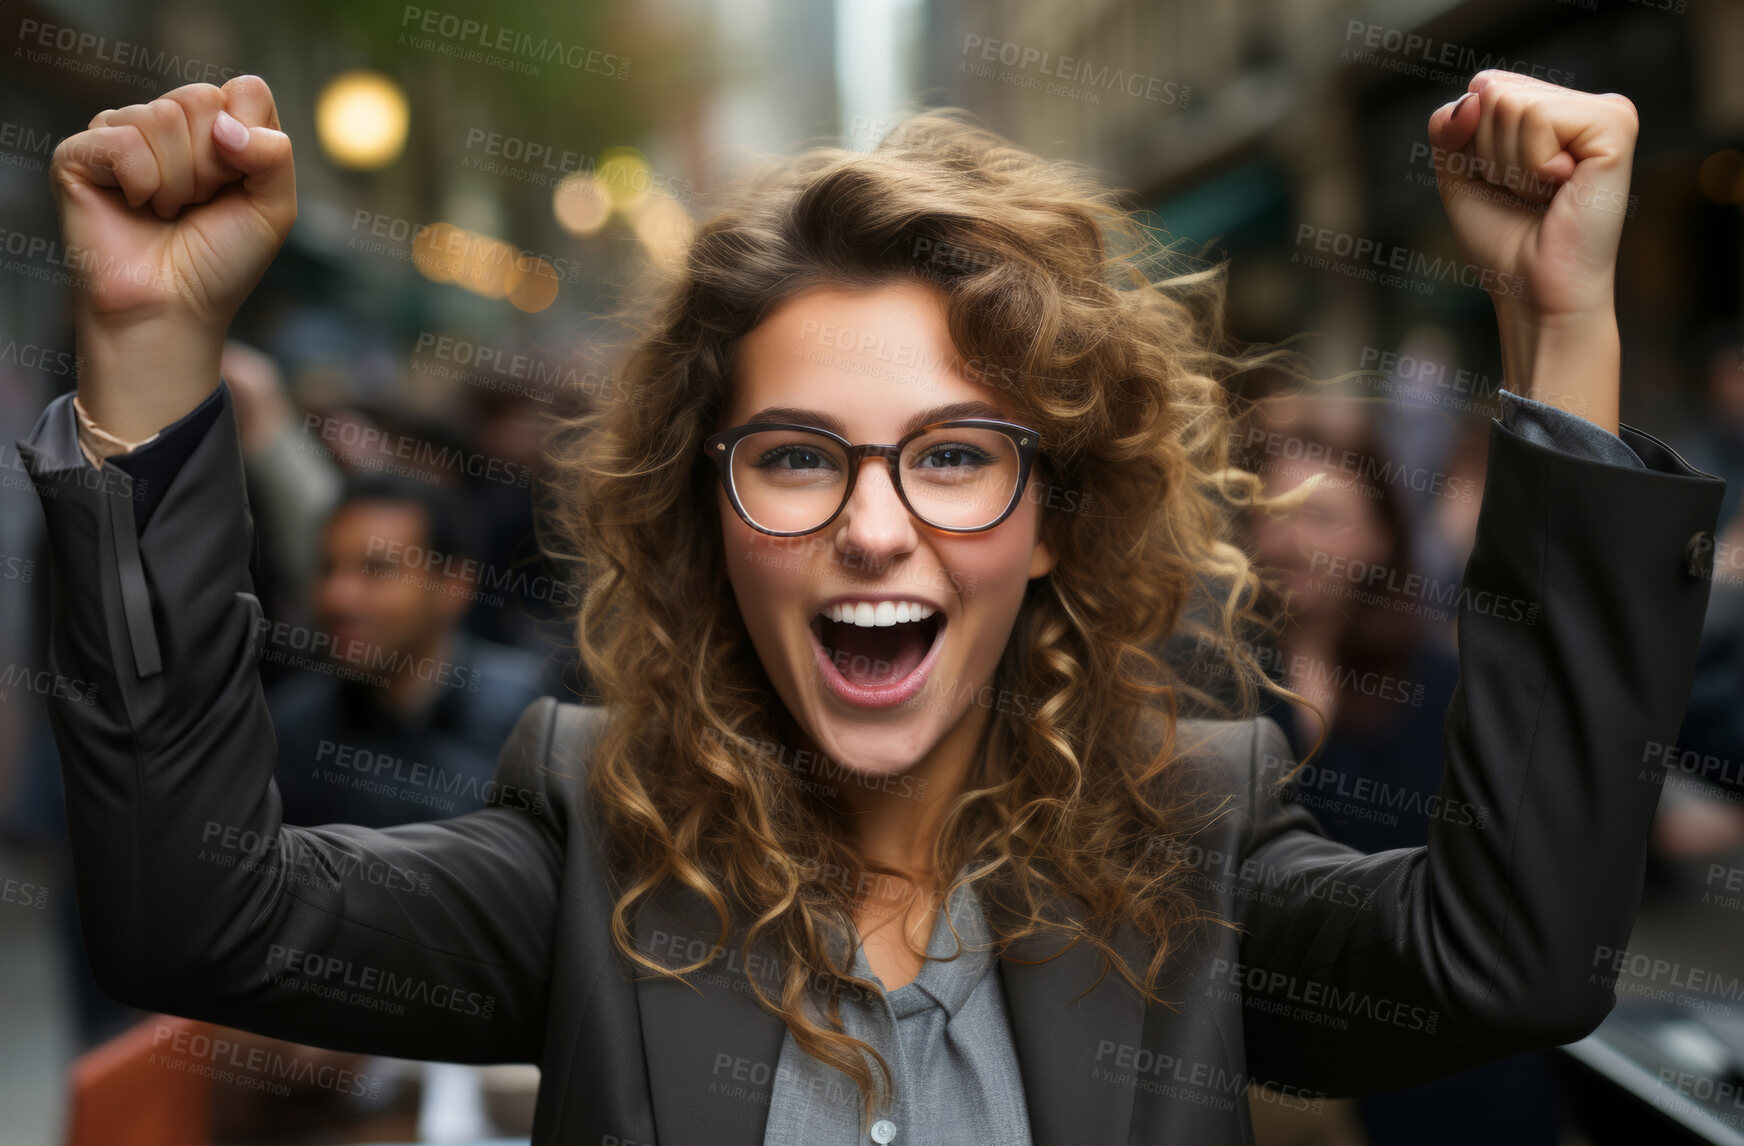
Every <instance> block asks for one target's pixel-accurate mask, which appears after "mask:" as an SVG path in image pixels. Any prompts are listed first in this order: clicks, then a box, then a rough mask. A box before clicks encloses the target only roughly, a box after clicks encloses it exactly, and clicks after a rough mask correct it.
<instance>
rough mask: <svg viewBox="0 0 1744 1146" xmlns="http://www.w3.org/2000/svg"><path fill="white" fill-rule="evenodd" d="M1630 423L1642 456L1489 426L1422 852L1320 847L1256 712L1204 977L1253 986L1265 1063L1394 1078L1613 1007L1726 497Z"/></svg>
mask: <svg viewBox="0 0 1744 1146" xmlns="http://www.w3.org/2000/svg"><path fill="white" fill-rule="evenodd" d="M1553 412H1554V411H1553ZM1565 416H1566V415H1565ZM1606 436H1607V437H1610V436H1611V435H1606ZM1619 436H1620V437H1621V439H1622V442H1623V443H1624V444H1626V445H1627V447H1628V449H1629V450H1630V451H1633V453H1634V455H1635V456H1636V458H1637V459H1638V461H1639V462H1640V463H1641V464H1640V465H1633V466H1632V465H1629V464H1628V462H1627V460H1626V459H1619V460H1618V461H1617V462H1606V461H1600V460H1596V459H1595V458H1593V457H1592V456H1590V455H1583V454H1582V453H1580V452H1571V451H1569V450H1564V449H1559V448H1556V446H1555V445H1553V444H1549V443H1547V442H1546V441H1544V440H1539V439H1537V438H1536V437H1534V436H1527V435H1525V434H1522V433H1517V432H1515V431H1514V430H1513V429H1511V428H1509V427H1508V426H1507V425H1504V423H1502V422H1499V421H1495V420H1492V423H1491V430H1490V455H1489V466H1488V474H1487V478H1486V485H1485V492H1484V499H1483V504H1482V506H1481V508H1480V511H1479V519H1478V526H1477V537H1476V543H1475V546H1474V548H1473V550H1472V553H1471V557H1470V559H1469V561H1468V564H1467V566H1466V570H1465V578H1464V581H1463V583H1462V586H1461V592H1460V597H1459V601H1458V620H1457V625H1458V644H1459V664H1460V680H1459V683H1458V685H1457V686H1456V688H1455V690H1454V693H1453V698H1452V701H1451V703H1450V705H1449V707H1448V711H1447V715H1446V718H1445V724H1444V730H1443V736H1444V743H1445V746H1446V765H1445V769H1444V771H1443V774H1442V779H1441V784H1440V789H1439V792H1438V794H1437V795H1436V796H1435V797H1434V798H1433V799H1432V800H1430V801H1429V803H1428V805H1427V810H1428V812H1429V813H1430V815H1431V827H1430V833H1429V843H1428V846H1427V847H1422V848H1414V849H1399V850H1394V851H1387V852H1382V853H1379V854H1375V855H1365V854H1361V853H1359V852H1356V851H1354V850H1352V849H1350V848H1348V847H1345V846H1343V845H1340V844H1336V843H1333V842H1331V841H1330V840H1328V839H1326V838H1325V837H1324V836H1323V835H1322V834H1321V832H1320V829H1319V828H1318V826H1317V825H1316V823H1315V822H1314V819H1313V817H1312V816H1311V815H1310V814H1309V813H1308V812H1307V811H1306V810H1304V809H1303V808H1302V807H1300V806H1299V805H1293V804H1286V803H1284V802H1282V801H1280V799H1279V796H1278V785H1277V781H1279V780H1280V779H1282V778H1284V776H1285V774H1286V773H1287V772H1289V770H1290V769H1291V768H1292V766H1293V763H1294V762H1293V761H1292V759H1291V755H1290V747H1289V743H1288V741H1287V740H1286V739H1285V737H1284V734H1283V732H1282V730H1281V729H1280V728H1279V727H1278V725H1277V724H1276V723H1275V722H1274V721H1272V720H1271V719H1270V718H1267V717H1261V718H1258V719H1257V720H1256V721H1255V722H1254V725H1253V729H1254V735H1253V739H1252V742H1251V755H1250V757H1249V759H1247V760H1246V762H1245V769H1246V775H1245V776H1237V777H1235V778H1234V782H1235V784H1236V786H1237V791H1241V790H1242V789H1243V788H1245V790H1246V792H1247V793H1248V803H1247V805H1246V810H1245V812H1244V813H1240V814H1238V817H1237V819H1238V820H1239V821H1240V827H1239V829H1238V842H1237V843H1235V845H1234V850H1235V851H1236V852H1237V853H1238V854H1239V855H1240V857H1241V860H1242V862H1241V866H1240V869H1239V870H1240V872H1241V876H1242V879H1243V880H1244V882H1245V883H1246V884H1247V885H1248V888H1247V892H1246V893H1245V894H1244V896H1243V897H1241V898H1239V899H1238V901H1237V907H1236V914H1237V916H1238V922H1240V923H1241V925H1242V926H1243V928H1244V934H1243V937H1242V940H1241V947H1240V964H1241V965H1240V966H1237V967H1219V968H1217V969H1216V970H1215V971H1214V974H1216V975H1217V976H1218V977H1219V978H1220V979H1222V980H1223V982H1221V983H1219V984H1217V986H1218V987H1220V988H1222V989H1228V987H1230V986H1237V987H1239V989H1240V990H1241V992H1242V994H1243V996H1244V999H1243V1004H1244V1005H1243V1008H1242V1010H1243V1027H1244V1033H1245V1041H1246V1044H1247V1053H1248V1061H1249V1065H1250V1069H1251V1070H1252V1072H1253V1074H1254V1075H1255V1076H1256V1077H1259V1078H1272V1079H1278V1080H1281V1081H1285V1082H1290V1083H1294V1084H1296V1085H1299V1086H1304V1087H1309V1088H1313V1089H1318V1090H1321V1091H1324V1092H1326V1093H1328V1094H1331V1095H1347V1094H1359V1093H1369V1092H1374V1091H1380V1090H1390V1089H1396V1088H1400V1087H1404V1086H1410V1085H1415V1084H1417V1083H1421V1082H1424V1081H1428V1080H1430V1079H1434V1078H1438V1077H1441V1076H1445V1075H1448V1074H1452V1073H1455V1072H1458V1071H1461V1070H1465V1069H1468V1068H1470V1067H1472V1066H1475V1065H1478V1064H1480V1063H1484V1062H1487V1061H1491V1060H1494V1059H1498V1058H1502V1057H1505V1056H1508V1055H1511V1054H1515V1053H1518V1052H1522V1051H1525V1050H1528V1049H1534V1048H1541V1047H1546V1046H1554V1045H1559V1044H1563V1043H1568V1042H1572V1041H1575V1040H1577V1039H1580V1038H1582V1037H1584V1036H1585V1035H1587V1034H1588V1033H1590V1032H1591V1031H1592V1030H1593V1029H1594V1028H1595V1027H1596V1026H1597V1025H1598V1024H1599V1022H1600V1021H1601V1020H1602V1019H1603V1018H1604V1017H1605V1015H1606V1014H1607V1013H1608V1012H1609V1010H1610V1008H1611V1007H1612V1005H1613V1004H1614V1002H1615V998H1614V995H1613V987H1614V985H1615V982H1616V970H1615V968H1616V967H1617V966H1618V965H1620V964H1619V963H1618V958H1619V956H1620V954H1621V953H1622V951H1623V950H1624V948H1625V947H1626V945H1627V944H1628V942H1629V934H1630V930H1631V928H1632V927H1633V924H1634V919H1635V913H1636V910H1637V908H1638V906H1639V902H1640V896H1641V889H1642V881H1643V872H1644V866H1645V855H1646V841H1647V834H1648V828H1649V826H1650V823H1651V821H1652V818H1653V814H1654V808H1655V806H1656V804H1657V803H1658V799H1659V793H1660V782H1661V779H1662V772H1663V767H1664V766H1663V764H1662V763H1661V758H1662V757H1663V755H1664V753H1665V750H1666V746H1667V745H1668V744H1671V743H1673V742H1674V738H1675V737H1676V735H1677V731H1678V724H1679V720H1680V718H1681V716H1682V713H1683V710H1684V704H1685V701H1686V699H1687V698H1688V696H1689V689H1690V681H1691V677H1692V674H1693V669H1694V662H1695V654H1696V645H1697V640H1698V637H1699V634H1700V631H1701V627H1702V616H1703V612H1704V610H1705V608H1706V605H1707V599H1708V587H1709V581H1708V579H1707V576H1706V573H1705V570H1704V569H1703V568H1702V567H1701V565H1702V555H1703V553H1711V550H1712V539H1713V535H1712V532H1711V531H1712V529H1713V528H1714V525H1715V522H1716V520H1717V518H1718V515H1719V508H1720V499H1721V496H1722V493H1723V491H1724V487H1725V483H1724V482H1723V481H1721V480H1719V479H1718V478H1715V477H1712V476H1711V475H1707V474H1704V473H1702V472H1700V471H1698V470H1695V469H1693V468H1692V467H1690V466H1689V465H1688V464H1687V463H1685V462H1684V461H1683V459H1681V458H1679V457H1678V456H1677V454H1676V453H1674V452H1673V451H1672V450H1671V449H1670V448H1669V447H1667V446H1666V445H1665V444H1664V443H1663V442H1661V441H1660V440H1659V439H1657V438H1654V437H1653V436H1651V435H1649V434H1645V433H1643V432H1641V431H1640V430H1637V429H1635V428H1634V427H1631V426H1628V425H1624V426H1623V427H1622V428H1621V433H1620V435H1619ZM1704 539H1705V540H1706V545H1705V546H1704ZM1233 766H1234V767H1236V768H1237V769H1238V771H1239V770H1241V769H1242V768H1243V767H1244V765H1243V764H1242V763H1240V762H1239V761H1238V762H1236V763H1235V764H1234V765H1233ZM1398 795H1399V793H1393V794H1391V795H1389V794H1388V792H1387V791H1386V790H1385V785H1384V784H1382V785H1380V786H1378V787H1377V788H1376V789H1375V790H1374V791H1373V792H1371V793H1369V794H1368V798H1369V799H1371V800H1372V801H1373V802H1374V803H1375V805H1376V806H1381V805H1383V804H1385V803H1386V802H1387V801H1388V800H1389V799H1392V798H1394V797H1395V796H1398Z"/></svg>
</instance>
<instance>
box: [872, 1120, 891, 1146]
mask: <svg viewBox="0 0 1744 1146" xmlns="http://www.w3.org/2000/svg"><path fill="white" fill-rule="evenodd" d="M895 1137H896V1123H894V1122H892V1121H890V1119H888V1118H880V1119H879V1120H878V1121H876V1122H874V1123H873V1124H872V1141H874V1142H876V1143H878V1144H879V1146H884V1143H886V1142H889V1141H891V1140H892V1139H894V1138H895Z"/></svg>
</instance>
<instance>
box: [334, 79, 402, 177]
mask: <svg viewBox="0 0 1744 1146" xmlns="http://www.w3.org/2000/svg"><path fill="white" fill-rule="evenodd" d="M410 115H411V112H410V109H409V108H408V107H407V104H406V93H405V92H404V91H403V90H401V88H400V85H399V84H398V83H396V82H395V81H394V80H393V79H392V77H390V76H385V75H383V74H382V73H381V72H375V71H370V70H368V69H363V68H360V69H357V70H355V71H349V72H344V73H341V74H340V75H337V76H334V77H333V79H332V80H330V81H328V84H327V86H326V87H325V88H323V89H322V91H321V95H320V97H319V98H318V99H317V100H316V101H315V132H316V135H317V136H318V137H319V138H320V140H321V148H322V150H324V151H325V152H326V153H327V155H328V157H329V158H331V159H332V160H333V162H335V163H337V164H339V165H340V166H342V167H352V168H356V169H358V170H362V171H374V170H376V169H377V168H381V167H386V166H387V165H388V164H390V163H392V162H393V161H394V160H395V159H398V158H399V155H400V152H401V151H403V150H405V147H406V124H407V121H408V120H409V119H410Z"/></svg>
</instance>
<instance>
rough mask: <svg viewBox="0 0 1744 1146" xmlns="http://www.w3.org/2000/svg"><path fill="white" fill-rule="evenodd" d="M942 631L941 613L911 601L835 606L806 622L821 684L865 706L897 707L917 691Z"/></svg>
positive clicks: (849, 603)
mask: <svg viewBox="0 0 1744 1146" xmlns="http://www.w3.org/2000/svg"><path fill="white" fill-rule="evenodd" d="M944 627H945V615H944V613H943V612H940V611H939V610H937V609H935V608H934V607H932V606H930V605H926V604H923V603H921V602H910V601H897V602H892V601H877V602H869V601H858V602H855V601H845V602H840V603H838V604H835V605H830V606H827V607H826V608H825V609H824V611H823V612H821V613H819V614H817V615H816V616H814V617H813V618H812V621H811V633H812V637H813V639H814V640H815V641H816V643H817V646H818V649H817V651H818V662H819V665H820V668H821V669H822V671H823V674H824V681H825V683H826V684H828V685H829V686H830V688H831V690H832V691H833V692H835V693H836V694H837V695H838V696H840V697H841V698H842V699H844V700H847V701H849V702H850V703H853V704H857V705H864V706H869V707H886V706H888V705H892V704H900V703H902V702H903V701H904V700H907V699H909V697H911V696H912V695H914V694H915V693H917V692H919V691H920V687H921V685H922V684H924V683H925V679H926V675H927V672H928V670H930V669H931V667H932V663H933V662H934V661H935V660H936V659H937V653H938V649H939V646H940V645H941V644H942V642H941V641H940V639H939V634H940V633H941V632H942V631H943V630H944Z"/></svg>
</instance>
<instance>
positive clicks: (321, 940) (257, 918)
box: [19, 386, 581, 1062]
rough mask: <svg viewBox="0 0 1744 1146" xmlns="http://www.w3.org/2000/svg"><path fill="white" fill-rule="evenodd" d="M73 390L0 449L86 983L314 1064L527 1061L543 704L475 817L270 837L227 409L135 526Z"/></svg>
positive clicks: (547, 911)
mask: <svg viewBox="0 0 1744 1146" xmlns="http://www.w3.org/2000/svg"><path fill="white" fill-rule="evenodd" d="M71 397H72V396H71V395H70V394H68V395H63V396H62V397H60V398H57V399H56V400H55V401H54V402H51V403H50V404H49V406H48V407H47V408H46V409H45V410H44V411H43V414H42V416H41V417H40V418H39V419H38V421H37V424H36V425H35V427H34V428H33V429H32V431H31V433H30V435H29V436H28V437H27V438H26V439H24V440H22V441H20V442H19V450H20V453H21V454H22V455H23V456H24V459H25V465H26V468H27V469H28V471H29V473H30V476H31V479H32V481H33V482H34V483H35V485H36V488H37V491H38V494H39V500H40V502H41V504H42V508H43V513H44V516H45V518H46V522H47V534H48V540H49V554H50V560H51V562H52V567H53V570H54V575H53V577H52V578H51V584H52V590H51V596H50V619H49V653H48V655H49V662H50V668H51V670H52V671H53V673H54V674H56V680H57V681H65V682H68V687H66V688H59V687H57V688H56V690H55V695H54V696H53V697H52V698H51V699H50V700H49V704H48V711H49V717H50V722H51V725H52V727H53V731H54V735H55V739H56V742H57V744H58V746H59V750H60V757H61V762H62V768H63V770H64V774H65V788H66V807H67V816H68V823H69V829H70V834H71V840H72V847H73V861H74V881H75V885H76V886H75V891H76V897H77V901H78V905H79V914H80V919H81V922H82V925H83V930H84V935H85V943H86V946H87V949H88V951H89V954H90V958H91V964H92V969H93V971H94V972H95V975H96V978H97V982H98V985H99V986H100V987H101V988H102V989H103V990H104V992H105V993H106V994H108V995H110V996H111V997H113V998H115V999H118V1000H120V1001H122V1002H125V1003H129V1004H131V1005H133V1006H137V1007H141V1008H144V1009H147V1010H154V1011H162V1012H167V1013H171V1014H178V1015H185V1016H189V1017H192V1018H197V1019H203V1020H208V1021H212V1022H217V1023H222V1024H225V1025H228V1026H232V1027H238V1028H244V1029H248V1030H253V1031H258V1032H261V1033H263V1034H267V1035H271V1036H275V1037H279V1038H285V1039H291V1040H295V1041H298V1042H302V1043H309V1044H314V1045H318V1046H325V1047H332V1048H336V1049H342V1050H351V1051H358V1052H364V1053H374V1054H385V1055H393V1056H398V1057H405V1058H422V1059H445V1060H450V1061H456V1062H501V1061H535V1060H536V1059H537V1058H538V1054H539V1048H540V1042H541V1037H542V1033H543V1028H544V1023H545V1010H546V999H547V976H548V965H549V962H550V953H551V949H552V942H553V937H552V931H553V924H554V919H555V902H556V896H557V885H558V879H559V872H560V870H561V863H562V855H563V850H564V845H565V823H566V821H565V819H564V815H565V809H567V808H568V807H570V806H571V805H570V803H569V801H570V799H571V798H572V797H573V796H574V795H575V794H576V793H575V791H574V786H575V783H576V777H577V776H578V775H579V761H577V762H575V763H576V766H575V767H573V768H572V767H570V762H569V761H568V759H567V755H566V753H567V752H568V751H569V748H568V746H567V745H566V746H565V748H564V749H563V751H562V752H554V750H553V735H554V734H553V729H554V727H556V726H557V724H558V709H559V707H560V706H559V705H558V704H557V702H556V701H555V700H554V699H552V698H549V697H547V698H542V699H540V700H538V701H536V702H534V703H533V704H532V705H531V706H529V707H528V708H527V709H526V710H525V711H524V712H523V713H522V715H521V717H520V720H519V723H518V724H517V725H516V726H515V729H514V731H513V733H512V735H511V736H510V738H509V740H508V742H507V743H506V744H505V746H504V748H503V750H502V754H501V757H500V759H499V762H498V766H497V781H498V783H497V785H496V789H497V793H498V795H497V797H496V798H495V799H493V802H492V805H491V806H489V807H486V808H483V809H480V810H478V811H475V812H472V813H470V814H467V815H463V816H459V817H456V818H454V819H450V820H443V821H438V822H434V823H419V824H407V825H403V826H398V827H392V828H387V829H383V830H370V829H364V828H359V827H352V826H344V825H331V826H325V827H316V828H303V827H292V826H286V825H283V824H282V823H281V822H280V819H281V817H280V801H279V794H278V790H277V788H276V787H275V786H274V783H273V778H272V777H273V765H274V760H275V756H276V750H277V749H276V742H275V736H274V731H273V725H272V720H271V718H270V717H269V715H268V712H267V706H266V703H265V700H264V697H263V695H262V689H261V685H260V679H259V676H258V673H257V672H256V662H257V660H258V659H259V656H260V654H261V651H262V649H263V648H264V646H265V643H266V635H267V634H266V629H267V621H266V619H265V617H264V616H263V614H262V610H261V606H260V602H259V601H258V600H257V599H256V598H255V596H254V594H253V592H252V585H251V582H250V579H249V574H248V556H249V552H250V548H251V544H252V533H253V527H252V521H251V517H250V514H249V509H248V504H247V500H246V495H245V493H244V487H243V471H242V458H241V450H240V444H239V442H238V440H237V433H236V424H235V418H234V412H233V409H232V407H231V404H230V399H229V396H228V391H227V390H226V389H225V388H224V387H223V386H220V387H219V388H218V391H217V392H216V399H217V405H216V410H215V415H214V417H213V420H212V422H211V425H210V426H209V427H208V428H206V429H205V430H204V431H203V432H198V433H185V432H184V433H182V434H180V435H166V436H164V437H160V438H159V439H158V440H157V441H155V442H153V444H152V447H150V448H153V449H157V448H160V447H162V446H166V445H170V444H173V442H174V441H177V440H179V441H181V443H182V446H183V447H185V448H186V453H185V456H184V457H181V458H179V459H178V460H177V463H176V465H175V466H174V467H172V468H171V471H170V476H169V477H168V479H167V482H166V483H160V485H159V488H157V489H155V490H153V491H152V493H153V495H154V498H155V508H154V511H153V513H152V515H151V519H150V522H149V524H148V525H146V526H145V527H144V528H143V529H142V530H140V529H136V519H135V511H136V505H137V502H138V500H139V497H140V493H141V490H140V483H139V482H138V481H136V480H135V479H134V478H133V477H132V476H131V475H130V474H128V473H127V472H126V471H125V470H124V469H122V468H121V467H120V465H119V464H118V462H121V461H124V460H125V458H126V457H127V456H128V455H122V456H121V457H119V458H117V457H110V458H104V459H102V465H101V466H99V467H93V466H91V465H90V463H89V462H88V461H87V459H86V458H85V456H84V454H83V453H82V452H81V451H80V449H79V444H78V433H77V420H76V418H75V416H74V411H73V410H72V407H71ZM575 750H576V751H578V752H579V751H581V749H580V747H579V745H577V746H576V749H575Z"/></svg>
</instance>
